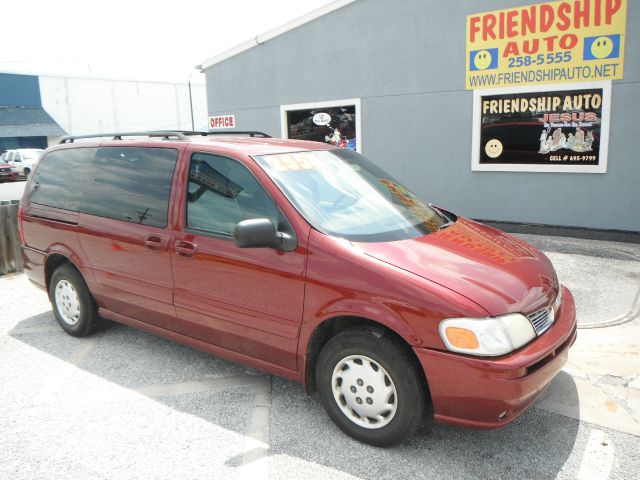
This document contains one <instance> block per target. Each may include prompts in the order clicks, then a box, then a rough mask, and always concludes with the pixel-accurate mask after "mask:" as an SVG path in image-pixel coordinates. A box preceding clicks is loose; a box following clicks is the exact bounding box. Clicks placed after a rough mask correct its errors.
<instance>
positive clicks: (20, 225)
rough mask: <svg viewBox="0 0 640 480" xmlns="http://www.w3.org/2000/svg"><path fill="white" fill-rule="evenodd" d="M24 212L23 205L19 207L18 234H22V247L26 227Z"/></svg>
mask: <svg viewBox="0 0 640 480" xmlns="http://www.w3.org/2000/svg"><path fill="white" fill-rule="evenodd" d="M23 218H24V211H23V210H22V204H20V206H19V207H18V233H19V234H20V245H24V244H25V242H24V226H23Z"/></svg>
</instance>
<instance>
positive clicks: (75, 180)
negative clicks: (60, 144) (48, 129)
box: [29, 148, 96, 211]
mask: <svg viewBox="0 0 640 480" xmlns="http://www.w3.org/2000/svg"><path fill="white" fill-rule="evenodd" d="M95 153H96V149H95V148H73V149H69V150H56V151H54V152H50V153H48V154H47V155H46V156H44V157H43V158H42V160H40V164H39V165H38V168H37V169H36V172H35V174H34V177H33V180H32V181H31V186H30V189H29V198H30V199H31V201H32V202H33V203H38V204H40V205H47V206H50V207H57V208H63V209H65V210H73V211H78V209H79V207H80V201H81V198H82V192H83V190H84V186H85V184H86V182H87V178H88V173H89V168H90V166H91V160H92V159H93V156H94V155H95Z"/></svg>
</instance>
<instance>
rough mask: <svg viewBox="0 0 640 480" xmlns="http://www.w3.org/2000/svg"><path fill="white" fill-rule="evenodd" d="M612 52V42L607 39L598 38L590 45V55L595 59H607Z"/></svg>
mask: <svg viewBox="0 0 640 480" xmlns="http://www.w3.org/2000/svg"><path fill="white" fill-rule="evenodd" d="M612 51H613V42H612V41H611V39H610V38H609V37H598V38H596V39H595V40H594V41H593V43H592V44H591V54H592V55H593V56H594V57H595V58H607V57H608V56H609V55H611V52H612Z"/></svg>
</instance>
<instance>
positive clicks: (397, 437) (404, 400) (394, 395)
mask: <svg viewBox="0 0 640 480" xmlns="http://www.w3.org/2000/svg"><path fill="white" fill-rule="evenodd" d="M316 386H317V388H318V392H319V394H320V398H321V400H322V403H323V405H324V407H325V410H326V411H327V413H328V414H329V416H330V417H331V419H332V420H333V421H334V422H335V423H336V424H337V425H338V427H340V429H341V430H342V431H344V432H345V433H347V434H348V435H350V436H352V437H354V438H356V439H358V440H360V441H362V442H365V443H369V444H372V445H376V446H381V447H382V446H388V445H392V444H395V443H397V442H399V441H401V440H404V439H408V438H410V437H411V436H412V435H413V434H414V433H415V431H416V430H417V428H418V427H419V426H420V424H421V423H422V419H423V415H424V411H425V401H426V399H425V388H424V385H423V382H422V379H421V377H420V375H419V373H418V371H417V369H416V367H415V363H414V362H413V361H412V359H411V357H410V355H409V353H408V352H407V350H406V348H405V347H404V346H403V345H401V344H400V343H399V342H397V341H396V340H395V339H392V338H389V336H388V335H387V334H386V332H384V331H378V330H377V329H353V330H345V331H344V332H341V333H339V334H338V335H336V336H335V337H333V338H332V339H331V340H329V341H328V342H327V344H326V345H325V346H324V348H323V349H322V351H321V352H320V355H319V357H318V363H317V366H316Z"/></svg>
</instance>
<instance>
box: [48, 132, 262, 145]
mask: <svg viewBox="0 0 640 480" xmlns="http://www.w3.org/2000/svg"><path fill="white" fill-rule="evenodd" d="M195 135H201V136H203V137H206V136H208V135H247V136H249V137H260V138H272V137H271V135H269V134H267V133H264V132H259V131H257V130H234V131H223V132H192V131H190V130H151V131H146V132H120V133H118V132H116V133H95V134H92V135H68V136H66V137H63V138H62V139H61V140H60V142H59V143H60V144H62V143H73V142H74V141H75V140H79V139H85V138H102V137H112V139H113V140H122V137H162V138H164V139H165V140H169V139H170V138H177V139H178V140H189V136H195Z"/></svg>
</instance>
